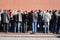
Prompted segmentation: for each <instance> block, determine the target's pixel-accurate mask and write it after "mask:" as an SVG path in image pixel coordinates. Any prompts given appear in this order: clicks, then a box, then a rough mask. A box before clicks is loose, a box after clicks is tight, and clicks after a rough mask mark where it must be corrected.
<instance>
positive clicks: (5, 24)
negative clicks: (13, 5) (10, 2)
mask: <svg viewBox="0 0 60 40" xmlns="http://www.w3.org/2000/svg"><path fill="white" fill-rule="evenodd" d="M9 20H10V17H9V15H8V14H7V10H3V13H2V22H3V27H4V32H8V30H9V26H8V24H9Z"/></svg>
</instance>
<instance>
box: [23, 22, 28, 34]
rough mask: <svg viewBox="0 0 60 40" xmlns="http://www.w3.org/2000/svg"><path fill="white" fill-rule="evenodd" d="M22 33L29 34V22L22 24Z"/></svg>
mask: <svg viewBox="0 0 60 40" xmlns="http://www.w3.org/2000/svg"><path fill="white" fill-rule="evenodd" d="M22 31H23V33H25V32H27V22H22Z"/></svg>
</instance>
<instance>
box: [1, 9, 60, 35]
mask: <svg viewBox="0 0 60 40" xmlns="http://www.w3.org/2000/svg"><path fill="white" fill-rule="evenodd" d="M0 29H2V31H3V32H6V33H7V32H15V33H16V32H18V33H20V32H21V33H26V32H28V31H32V34H34V33H37V32H39V33H40V32H41V33H56V34H58V33H59V30H60V10H45V11H42V10H34V11H33V10H31V11H29V12H27V11H22V10H15V11H14V10H3V11H2V10H0Z"/></svg>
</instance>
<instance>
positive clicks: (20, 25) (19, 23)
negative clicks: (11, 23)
mask: <svg viewBox="0 0 60 40" xmlns="http://www.w3.org/2000/svg"><path fill="white" fill-rule="evenodd" d="M18 32H22V22H18Z"/></svg>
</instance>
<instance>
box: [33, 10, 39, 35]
mask: <svg viewBox="0 0 60 40" xmlns="http://www.w3.org/2000/svg"><path fill="white" fill-rule="evenodd" d="M32 19H33V21H32V34H34V33H36V31H37V19H38V14H37V11H36V10H35V11H34V12H32Z"/></svg>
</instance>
